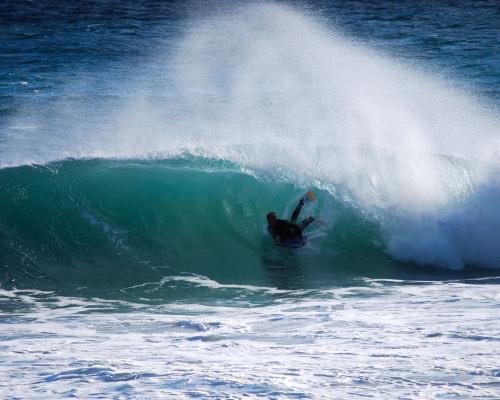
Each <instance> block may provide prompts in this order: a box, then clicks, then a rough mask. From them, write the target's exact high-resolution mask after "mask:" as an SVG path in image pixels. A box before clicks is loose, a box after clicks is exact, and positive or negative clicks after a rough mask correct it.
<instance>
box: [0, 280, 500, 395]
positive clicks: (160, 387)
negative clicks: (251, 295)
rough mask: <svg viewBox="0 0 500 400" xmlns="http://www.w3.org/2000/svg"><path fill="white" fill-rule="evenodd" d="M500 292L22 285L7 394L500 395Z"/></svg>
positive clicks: (0, 326) (407, 287) (8, 319)
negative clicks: (204, 292)
mask: <svg viewBox="0 0 500 400" xmlns="http://www.w3.org/2000/svg"><path fill="white" fill-rule="evenodd" d="M497 292H498V290H497V287H496V286H495V285H488V284H486V285H484V284H480V283H476V284H464V283H458V282H457V283H434V284H429V283H417V282H414V283H413V284H403V285H401V284H399V283H388V282H383V284H382V285H373V286H371V287H354V288H338V289H331V290H328V291H326V292H324V293H322V294H321V298H315V297H308V298H302V299H301V301H300V302H297V301H296V299H295V298H287V299H285V298H281V299H280V300H279V301H275V302H270V303H269V304H268V305H264V306H260V307H252V308H247V307H245V308H240V307H218V306H208V305H207V306H202V305H198V304H166V305H160V306H147V305H136V304H129V307H130V308H128V310H129V311H127V308H124V307H123V304H118V303H117V304H116V305H115V307H116V308H115V310H116V311H117V312H113V306H112V304H111V303H110V302H109V301H101V300H100V299H92V300H85V299H78V298H62V297H57V296H56V297H51V296H49V295H48V294H43V295H41V294H37V293H35V292H32V293H31V294H30V291H24V292H23V296H31V297H32V299H31V300H28V299H27V298H25V299H24V300H28V303H27V306H29V307H32V306H33V302H32V300H36V302H38V306H37V307H36V308H33V309H32V310H33V311H32V312H31V311H29V310H28V311H24V312H23V313H16V314H2V315H1V317H2V319H1V321H2V322H5V323H0V336H1V338H2V342H1V349H2V368H0V397H2V398H3V399H14V398H23V399H35V398H36V399H52V398H55V397H56V398H62V397H65V396H72V397H78V398H92V397H103V398H112V397H117V398H121V397H124V398H137V399H139V398H145V397H146V398H150V399H156V398H158V399H160V398H166V397H167V398H169V397H175V398H190V397H193V396H201V397H204V398H241V397H244V396H246V397H247V396H249V397H250V398H257V397H262V398H285V399H286V398H312V399H330V398H332V395H333V396H335V397H338V398H365V397H366V396H373V397H375V398H420V397H426V398H448V397H453V398H472V397H479V398H496V397H498V393H499V392H498V385H499V383H500V371H499V369H498V365H497V360H498V358H499V357H500V351H499V347H498V345H497V344H498V343H499V341H500V331H499V326H498V318H497V314H498V293H497ZM7 296H8V297H9V298H11V294H8V295H7ZM40 296H45V297H40ZM1 305H2V303H0V306H1ZM104 307H105V310H106V312H104V313H103V312H100V311H99V310H100V309H102V308H104ZM12 377H15V379H12Z"/></svg>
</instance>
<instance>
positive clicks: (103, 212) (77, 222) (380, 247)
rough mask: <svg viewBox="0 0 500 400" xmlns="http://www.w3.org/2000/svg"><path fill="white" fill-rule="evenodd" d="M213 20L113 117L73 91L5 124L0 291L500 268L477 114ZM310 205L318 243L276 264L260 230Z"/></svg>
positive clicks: (309, 22) (425, 77) (266, 14)
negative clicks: (310, 271)
mask: <svg viewBox="0 0 500 400" xmlns="http://www.w3.org/2000/svg"><path fill="white" fill-rule="evenodd" d="M224 11H225V12H224V13H220V14H218V13H216V14H215V15H212V16H211V17H210V18H209V19H208V20H206V19H196V20H194V21H191V22H189V23H186V25H187V26H185V27H184V28H183V31H182V34H181V35H180V38H178V39H176V40H175V41H173V44H172V43H170V44H169V45H168V46H167V47H168V49H167V50H165V51H164V50H160V49H159V50H158V51H157V54H154V57H152V59H154V61H151V62H150V65H147V66H145V67H144V68H142V67H143V66H141V68H138V71H137V75H138V76H139V75H140V76H141V78H140V79H139V78H138V79H136V80H134V79H131V80H130V79H128V80H127V82H122V83H123V88H122V90H123V92H124V93H127V95H124V94H123V93H121V92H119V91H118V93H119V95H118V98H119V100H116V99H114V100H110V98H109V97H106V98H105V99H103V98H100V97H97V96H95V97H94V96H86V97H85V96H83V97H79V96H73V95H72V93H73V92H74V91H75V88H78V85H79V84H78V82H73V83H72V85H71V86H70V85H68V87H67V89H66V90H62V92H64V93H63V94H61V95H60V96H59V97H57V96H56V97H51V98H50V99H46V100H47V101H45V102H43V104H40V103H37V104H36V105H35V107H32V106H29V105H25V106H24V108H22V109H21V110H20V111H19V113H18V114H17V115H15V116H13V117H12V118H10V120H9V121H10V122H9V124H8V126H6V127H5V129H4V133H3V134H2V147H1V149H0V160H1V161H0V162H1V166H2V167H4V169H3V170H1V171H0V180H1V187H2V191H1V194H0V196H1V204H0V206H1V211H0V217H1V219H0V232H1V233H0V234H1V236H0V240H1V255H2V257H1V258H2V264H3V265H4V270H5V271H6V272H5V274H2V279H3V280H4V281H5V282H16V279H23V280H26V279H31V280H42V281H49V280H51V279H52V280H58V281H64V282H71V283H73V284H75V285H83V286H85V285H89V286H91V285H97V284H99V285H105V284H106V283H108V284H110V285H114V284H115V283H117V282H120V283H123V284H126V283H130V284H137V283H143V282H146V281H147V280H148V279H157V278H158V277H159V276H162V275H164V271H163V272H161V271H160V270H159V269H161V268H167V269H168V268H171V269H174V270H176V271H188V272H191V273H203V274H205V275H207V274H208V275H209V276H226V277H227V276H230V275H231V276H234V277H237V276H241V277H245V279H246V278H247V277H249V276H252V277H253V278H252V279H258V276H259V272H256V271H262V266H263V265H276V264H277V265H288V264H290V263H292V264H293V263H296V260H297V257H298V259H299V260H300V263H305V264H307V265H312V266H316V267H318V268H320V269H321V268H324V269H330V270H331V269H332V268H335V269H336V270H337V271H338V269H345V270H352V269H355V270H357V271H359V273H360V274H364V275H366V274H370V273H371V272H373V271H379V272H380V270H381V269H383V270H384V271H385V272H383V273H382V272H380V273H381V274H387V271H388V270H389V269H390V267H388V265H389V266H390V265H391V263H392V262H393V261H392V260H396V261H402V262H412V263H416V264H420V265H432V266H438V267H444V268H447V269H455V270H456V269H463V268H464V267H466V266H474V267H481V268H498V267H499V266H500V246H499V245H498V244H499V243H498V238H497V235H496V232H498V230H499V228H500V212H499V211H498V207H497V204H500V203H499V200H500V184H499V182H498V178H496V176H498V174H497V172H498V163H497V162H496V161H495V160H496V157H495V155H496V154H498V153H495V152H496V151H497V149H498V132H499V131H500V129H499V128H500V122H499V120H498V117H497V115H496V114H495V112H494V110H492V109H491V105H487V104H484V103H485V102H484V101H482V100H480V99H477V98H474V97H473V96H472V95H470V94H469V93H467V92H466V91H464V90H462V89H458V88H457V87H456V85H452V84H451V83H450V82H445V81H442V80H439V79H437V78H435V77H432V76H430V75H429V73H427V72H425V71H423V69H422V68H419V67H411V66H408V65H406V64H402V63H400V62H396V61H394V60H393V59H391V58H390V57H388V56H384V55H380V54H377V53H376V52H374V51H373V50H370V49H368V48H365V47H363V46H360V45H358V44H356V43H354V42H352V41H350V40H348V39H346V38H345V37H344V36H342V35H341V34H339V33H336V32H335V31H332V30H331V29H329V28H327V27H325V26H324V25H323V24H322V23H321V22H319V21H317V20H316V19H315V18H314V17H311V16H309V15H307V14H305V13H304V12H302V11H297V10H295V9H293V8H290V7H287V6H282V5H276V4H256V5H250V6H242V7H240V8H239V9H238V10H237V11H234V10H233V11H231V12H227V10H224ZM165 54H167V55H166V56H165ZM130 75H133V73H132V72H130V71H129V72H128V74H127V77H129V76H130ZM144 81H147V82H149V84H145V83H144ZM79 89H81V88H79ZM77 92H78V90H77ZM111 92H112V91H111ZM111 94H113V93H111ZM130 94H131V95H130ZM110 97H112V96H110ZM67 158H73V159H74V160H68V161H63V162H55V163H54V161H55V160H62V159H67ZM92 158H95V159H92ZM78 159H80V161H78ZM106 159H107V160H108V161H106ZM110 159H112V160H110ZM120 159H121V160H123V161H118V160H120ZM33 164H39V165H38V166H37V165H33ZM22 165H32V166H22ZM40 165H44V166H40ZM308 187H312V188H315V190H316V191H317V192H318V193H319V194H320V200H321V201H320V202H319V204H318V205H317V209H316V210H315V212H316V213H317V214H318V215H319V216H320V217H321V218H322V219H325V221H326V222H327V223H326V224H325V226H324V227H322V228H321V229H320V232H319V233H318V238H317V239H314V240H312V242H311V246H309V248H308V249H306V250H304V251H303V252H302V253H299V255H298V256H297V255H293V256H291V255H289V254H288V255H283V254H282V253H276V251H277V250H276V249H274V248H272V246H270V244H269V240H268V238H267V237H266V236H265V234H264V233H263V230H264V228H265V226H264V223H263V216H264V215H265V214H266V213H267V212H268V211H269V210H270V209H273V208H278V210H279V211H281V212H285V211H290V210H291V207H293V202H294V201H296V200H297V199H298V197H299V196H300V194H301V193H302V192H303V190H304V189H305V188H308ZM283 205H286V207H285V208H283V209H280V207H284V206H283ZM289 257H292V258H294V257H295V258H294V260H295V261H290V260H289ZM362 264H364V267H362V266H361V265H362ZM382 264H383V265H385V267H384V268H381V269H379V268H378V267H377V266H378V265H382ZM353 265H358V266H357V267H353ZM236 266H237V267H236ZM332 266H333V267H332ZM259 268H260V270H259ZM370 271H371V272H370ZM103 277H104V278H103ZM139 277H140V278H139Z"/></svg>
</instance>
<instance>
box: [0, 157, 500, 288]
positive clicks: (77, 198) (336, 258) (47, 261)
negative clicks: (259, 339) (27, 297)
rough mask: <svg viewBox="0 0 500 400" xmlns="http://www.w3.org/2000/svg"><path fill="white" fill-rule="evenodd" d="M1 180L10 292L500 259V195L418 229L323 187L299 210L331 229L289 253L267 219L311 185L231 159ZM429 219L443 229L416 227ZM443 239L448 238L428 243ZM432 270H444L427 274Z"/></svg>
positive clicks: (393, 270) (76, 165) (79, 165)
mask: <svg viewBox="0 0 500 400" xmlns="http://www.w3.org/2000/svg"><path fill="white" fill-rule="evenodd" d="M443 162H444V161H443ZM445 165H447V166H448V168H450V165H449V164H445ZM0 186H1V187H2V192H1V194H0V210H1V211H0V254H1V255H2V257H1V258H2V264H3V273H2V285H3V286H7V287H11V286H14V287H25V286H28V287H38V288H42V289H43V288H53V287H54V286H55V287H58V288H65V287H66V288H68V289H71V290H73V289H75V288H90V289H92V290H101V289H113V288H114V289H113V290H115V289H116V290H119V289H120V288H124V287H136V286H141V285H144V284H148V282H160V284H159V285H160V286H161V289H162V290H167V288H168V285H166V287H164V286H165V282H161V281H162V279H165V277H166V276H176V277H177V278H176V279H174V280H175V281H176V282H177V281H178V280H179V279H180V280H181V281H183V280H185V281H186V282H191V281H192V279H193V277H194V278H195V280H196V279H198V278H196V277H197V276H200V275H201V276H209V277H211V278H212V279H215V280H217V281H220V282H223V283H242V282H243V283H246V284H259V285H264V286H266V285H268V286H269V285H270V282H269V279H271V281H272V280H273V279H276V280H278V281H279V280H280V279H281V278H282V277H281V278H280V276H281V275H282V274H283V273H285V272H286V274H288V275H290V276H291V277H292V276H293V277H295V278H293V279H298V280H297V282H302V284H304V285H305V286H310V285H313V286H315V285H321V284H326V283H329V284H331V283H332V281H334V282H335V281H336V282H337V283H338V282H340V281H341V277H342V276H344V277H345V276H351V277H356V276H373V277H385V278H403V277H407V278H411V277H419V278H422V277H423V276H424V275H423V273H420V275H418V274H417V275H415V271H413V272H412V268H409V267H408V266H405V265H404V264H400V263H396V262H394V261H391V258H390V257H389V256H392V258H393V259H401V260H412V256H413V254H415V253H416V251H417V250H418V253H417V254H418V255H419V257H421V259H417V260H416V261H417V262H419V261H421V263H422V264H426V263H427V262H426V261H427V259H431V260H436V262H435V264H434V265H440V266H447V265H451V264H446V261H449V260H451V261H454V262H456V259H454V258H453V257H459V262H460V265H463V264H465V263H466V262H470V264H471V265H472V266H479V267H484V266H486V267H489V266H492V267H495V266H496V265H495V264H494V261H495V260H497V258H498V247H497V246H494V242H492V241H490V242H488V241H485V242H484V243H482V244H481V243H480V242H479V238H481V237H482V238H483V239H484V238H486V239H487V238H488V235H491V234H493V233H494V229H495V228H496V225H495V224H496V222H495V220H494V219H492V218H490V216H489V215H487V214H486V213H487V212H488V211H491V210H492V209H493V208H494V207H495V204H496V202H497V200H498V192H488V191H481V190H479V191H478V192H477V194H476V195H474V196H472V197H469V198H468V200H464V201H463V202H457V206H456V208H455V209H454V210H453V211H450V212H449V213H448V214H446V215H441V219H439V220H436V221H432V220H431V221H425V220H423V221H421V225H415V224H414V225H413V226H410V225H408V224H409V222H410V221H409V220H404V219H401V216H400V213H399V211H395V213H394V214H389V213H388V212H387V211H385V210H382V211H380V213H379V214H377V213H374V212H369V210H366V209H362V208H360V207H359V206H358V205H357V204H355V203H354V202H351V201H350V200H349V199H350V197H349V196H350V195H349V193H348V191H347V190H344V191H342V190H341V188H340V187H337V188H336V189H337V190H336V192H335V194H332V192H331V190H327V189H325V188H323V187H321V186H318V187H316V188H314V190H315V191H316V193H317V196H318V201H317V202H315V203H313V204H311V205H309V206H307V207H305V209H304V210H303V212H302V217H306V216H308V215H314V216H316V217H318V218H320V219H321V220H322V221H323V224H321V225H316V226H312V227H311V228H310V229H309V232H308V234H309V242H308V245H307V246H306V247H304V248H302V249H299V250H289V249H282V248H276V247H275V246H274V245H273V244H272V241H271V239H270V238H269V237H268V235H267V234H266V232H265V230H266V222H265V217H264V216H265V215H266V213H267V212H268V211H269V210H273V209H274V210H277V211H278V214H280V215H282V216H285V217H286V216H288V215H289V214H290V213H291V211H292V210H293V208H294V206H295V204H296V202H297V201H298V199H299V198H300V196H301V195H302V194H303V191H304V188H300V187H297V186H296V185H293V184H291V183H288V182H287V181H286V180H281V181H280V180H271V179H269V177H266V176H259V175H258V174H256V173H254V172H251V171H249V170H242V169H241V166H238V165H237V164H234V163H229V162H227V161H224V160H216V159H206V158H196V157H192V156H188V155H186V156H184V157H181V158H175V159H170V160H156V161H140V160H139V161H138V160H135V161H134V160H128V161H127V160H122V161H119V160H114V161H113V160H68V161H63V162H57V163H50V164H48V165H45V166H25V167H17V168H8V169H4V170H1V171H0ZM342 192H343V193H342ZM341 193H342V194H341ZM485 206H490V207H491V209H488V208H485ZM372 211H373V210H372ZM389 218H392V219H389ZM433 223H436V226H437V227H439V229H440V231H439V232H436V231H434V230H433V229H430V228H429V230H428V231H417V229H422V227H425V225H424V224H428V225H431V224H433ZM470 232H472V233H474V237H475V238H477V240H478V242H477V243H471V242H470V240H471V237H470V236H469V233H470ZM425 235H428V236H427V237H426V236H425ZM440 235H441V236H440ZM442 237H446V238H448V239H449V241H448V242H447V243H444V245H443V246H442V247H437V246H433V245H432V244H433V243H434V242H436V241H437V240H438V239H440V238H442ZM493 238H494V237H493ZM412 240H417V241H416V242H412ZM433 241H434V242H433ZM445 246H448V247H445ZM453 251H455V253H452V252H453ZM424 257H427V259H424ZM446 257H450V258H448V259H447V258H446ZM429 264H430V263H429ZM424 271H425V270H424ZM424 273H425V272H424ZM186 274H187V275H186ZM412 274H413V275H412ZM433 275H434V276H438V275H439V273H438V271H435V273H433V274H430V275H429V272H427V277H429V276H430V277H432V276H433ZM182 276H184V278H182ZM180 277H181V278H180ZM290 279H292V278H290ZM167 281H168V279H167ZM297 282H296V283H297ZM307 282H309V283H307ZM191 283H193V282H191ZM195 283H196V282H195ZM198 283H199V282H198ZM198 283H196V284H195V286H200V285H198ZM283 285H285V287H286V286H287V285H286V283H285V284H284V283H283V282H282V281H280V282H278V283H277V282H271V286H272V287H278V288H279V287H283ZM173 286H178V282H177V283H176V284H175V285H173ZM181 286H182V285H181ZM201 286H204V285H203V284H201ZM149 289H150V288H149ZM157 290H158V288H157ZM177 290H179V287H177ZM167 291H168V290H167ZM173 292H175V291H173ZM170 294H171V295H172V296H175V293H170ZM161 296H165V293H163V291H162V294H161Z"/></svg>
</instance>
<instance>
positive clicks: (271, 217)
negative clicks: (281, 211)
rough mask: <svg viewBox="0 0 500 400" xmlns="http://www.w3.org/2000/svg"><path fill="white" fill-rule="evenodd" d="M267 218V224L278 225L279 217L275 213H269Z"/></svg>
mask: <svg viewBox="0 0 500 400" xmlns="http://www.w3.org/2000/svg"><path fill="white" fill-rule="evenodd" d="M266 218H267V223H268V224H269V225H271V226H274V225H276V220H277V219H278V217H277V216H276V212H275V211H271V212H270V213H267V215H266Z"/></svg>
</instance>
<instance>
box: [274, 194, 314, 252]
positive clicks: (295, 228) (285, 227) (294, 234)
mask: <svg viewBox="0 0 500 400" xmlns="http://www.w3.org/2000/svg"><path fill="white" fill-rule="evenodd" d="M314 200H315V197H314V194H313V192H311V191H309V192H307V193H306V194H305V195H304V196H303V197H302V198H301V199H300V201H299V204H297V207H295V210H294V211H293V213H292V217H291V218H290V221H288V220H286V219H278V216H277V215H276V212H275V211H271V212H270V213H268V214H267V216H266V217H267V223H268V226H267V231H268V232H269V234H270V235H271V236H272V238H273V240H274V243H275V244H276V245H281V246H289V247H300V246H304V245H305V244H306V242H305V240H304V237H303V236H302V231H303V230H304V229H305V228H306V226H308V225H309V224H310V223H311V222H313V221H314V218H313V217H309V218H306V219H305V220H303V221H302V222H301V223H300V224H297V218H298V216H299V214H300V210H301V209H302V207H303V206H304V204H305V203H306V202H310V201H314Z"/></svg>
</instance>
